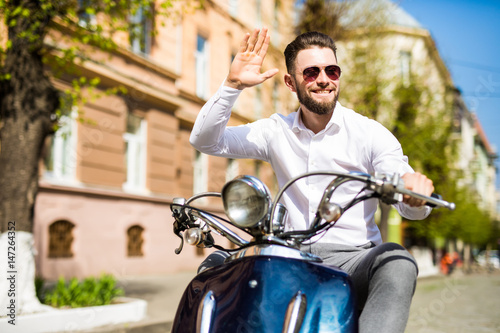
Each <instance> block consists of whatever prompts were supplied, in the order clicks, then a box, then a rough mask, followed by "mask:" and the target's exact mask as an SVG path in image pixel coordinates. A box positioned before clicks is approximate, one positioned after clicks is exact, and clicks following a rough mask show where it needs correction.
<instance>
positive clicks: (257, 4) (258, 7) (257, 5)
mask: <svg viewBox="0 0 500 333" xmlns="http://www.w3.org/2000/svg"><path fill="white" fill-rule="evenodd" d="M255 17H256V21H257V27H261V26H262V1H261V0H255Z"/></svg>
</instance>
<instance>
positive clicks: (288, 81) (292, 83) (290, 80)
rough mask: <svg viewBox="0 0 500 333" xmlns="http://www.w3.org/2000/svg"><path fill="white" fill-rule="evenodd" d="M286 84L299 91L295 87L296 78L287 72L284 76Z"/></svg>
mask: <svg viewBox="0 0 500 333" xmlns="http://www.w3.org/2000/svg"><path fill="white" fill-rule="evenodd" d="M284 80H285V84H286V86H287V87H288V89H290V91H292V92H297V89H296V88H295V80H294V79H293V78H292V76H291V75H290V74H285V76H284Z"/></svg>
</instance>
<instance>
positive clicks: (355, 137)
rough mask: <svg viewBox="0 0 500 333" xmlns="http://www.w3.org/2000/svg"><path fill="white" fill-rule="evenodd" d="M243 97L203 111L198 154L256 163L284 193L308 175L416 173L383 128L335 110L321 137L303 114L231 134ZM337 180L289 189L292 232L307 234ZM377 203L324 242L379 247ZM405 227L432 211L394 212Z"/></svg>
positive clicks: (229, 95) (337, 197)
mask: <svg viewBox="0 0 500 333" xmlns="http://www.w3.org/2000/svg"><path fill="white" fill-rule="evenodd" d="M240 92H241V90H237V89H233V88H229V87H226V86H222V87H221V88H220V89H219V90H218V91H217V93H216V94H215V95H214V96H212V98H211V99H210V100H209V101H208V102H207V103H206V104H205V105H204V106H203V108H202V109H201V111H200V113H199V115H198V118H197V119H196V122H195V124H194V127H193V131H192V132H191V137H190V142H191V144H192V145H193V147H195V148H196V149H198V150H199V151H201V152H203V153H206V154H210V155H216V156H222V157H227V158H252V159H259V160H263V161H266V162H269V163H270V164H271V165H272V167H273V169H274V172H275V174H276V178H277V180H278V184H279V186H280V187H281V186H283V185H284V184H285V183H286V182H287V181H289V180H290V179H291V178H293V177H296V176H298V175H301V174H303V173H306V172H311V171H325V170H331V171H337V172H346V173H347V172H350V171H360V172H365V173H370V174H373V173H374V172H381V173H388V174H394V173H399V174H401V175H403V174H405V173H407V172H414V171H413V169H412V168H411V167H410V166H409V165H408V161H407V158H406V156H404V155H403V151H402V149H401V145H400V144H399V142H398V140H397V139H396V138H395V137H394V135H392V134H391V133H390V132H389V131H388V130H387V129H386V128H385V127H383V126H382V125H381V124H380V123H378V122H376V121H374V120H371V119H368V118H366V117H364V116H361V115H360V114H358V113H356V112H354V111H352V110H350V109H347V108H345V107H343V106H342V105H340V103H337V105H336V107H335V110H334V112H333V115H332V117H331V119H330V122H329V123H328V125H327V126H326V128H325V129H324V130H322V131H320V132H319V133H317V134H314V132H312V131H311V130H309V129H307V128H306V127H305V126H304V124H303V123H302V121H301V117H300V109H299V111H297V112H293V113H291V114H290V115H288V116H283V115H281V114H277V113H275V114H273V115H272V116H271V117H270V118H267V119H261V120H258V121H256V122H253V123H250V124H246V125H241V126H237V127H226V125H227V122H228V121H229V118H230V116H231V108H232V106H233V104H234V102H235V101H236V99H237V97H238V96H239V94H240ZM332 179H333V177H325V176H314V177H309V178H306V179H303V180H300V181H298V182H297V183H296V185H294V186H292V187H291V188H289V189H288V190H287V191H286V192H285V194H284V196H283V198H282V202H283V203H284V204H285V206H286V207H287V209H288V219H287V222H286V228H287V230H304V229H306V228H308V227H309V225H310V223H311V222H312V221H313V220H314V217H315V214H316V210H317V207H318V204H319V201H320V200H321V197H322V194H323V191H324V189H325V188H326V186H327V185H328V183H329V182H330V181H331V180H332ZM362 186H363V184H362V183H360V182H348V183H347V184H344V185H342V186H340V187H339V188H338V189H337V190H336V191H335V193H334V195H333V197H332V200H331V201H332V202H335V203H339V204H341V205H343V204H345V203H347V202H348V201H350V200H351V199H352V198H353V197H354V196H356V195H357V194H358V193H359V192H360V191H361V188H362ZM377 203H378V201H377V199H370V200H366V201H363V202H361V203H359V204H357V205H356V206H354V207H353V208H351V209H349V210H348V211H346V212H345V213H344V215H343V216H342V217H341V218H340V220H339V221H338V222H337V224H336V225H335V227H333V228H331V229H330V230H329V231H328V232H327V233H326V234H325V235H324V236H323V237H321V238H320V239H319V240H318V241H319V242H332V243H338V244H347V245H355V246H358V245H362V244H366V243H367V242H369V241H372V242H374V243H375V244H380V243H382V238H381V235H380V231H379V229H378V227H377V225H376V224H375V220H374V215H375V211H376V209H377ZM395 206H396V208H397V210H398V211H399V213H400V214H401V215H403V216H404V217H406V218H408V219H414V220H417V219H423V218H425V217H426V216H427V215H429V213H430V211H431V209H430V208H429V207H427V206H425V207H418V208H415V207H410V206H408V205H406V204H403V203H398V204H396V205H395Z"/></svg>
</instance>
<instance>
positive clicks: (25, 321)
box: [0, 297, 147, 333]
mask: <svg viewBox="0 0 500 333" xmlns="http://www.w3.org/2000/svg"><path fill="white" fill-rule="evenodd" d="M115 302H116V303H115V304H110V305H102V306H91V307H85V308H74V309H53V310H50V311H47V312H40V313H34V314H27V315H17V316H16V319H15V323H16V325H15V326H14V325H11V324H9V323H8V321H9V320H10V318H9V317H2V318H0V332H3V333H8V332H13V333H21V332H23V333H24V332H26V333H28V332H29V333H44V332H76V331H83V330H88V329H92V328H96V327H100V326H105V325H116V324H121V323H130V322H136V321H140V320H142V319H144V318H145V316H146V310H147V302H146V301H144V300H141V299H136V298H127V297H120V298H117V299H116V300H115Z"/></svg>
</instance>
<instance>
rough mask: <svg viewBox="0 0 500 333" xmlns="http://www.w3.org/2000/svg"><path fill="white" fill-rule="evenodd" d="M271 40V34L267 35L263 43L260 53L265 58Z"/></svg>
mask: <svg viewBox="0 0 500 333" xmlns="http://www.w3.org/2000/svg"><path fill="white" fill-rule="evenodd" d="M270 40H271V36H269V35H267V36H266V39H265V40H264V43H262V47H261V48H260V51H259V55H260V56H261V57H262V58H264V57H265V56H266V54H267V49H268V47H269V41H270Z"/></svg>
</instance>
